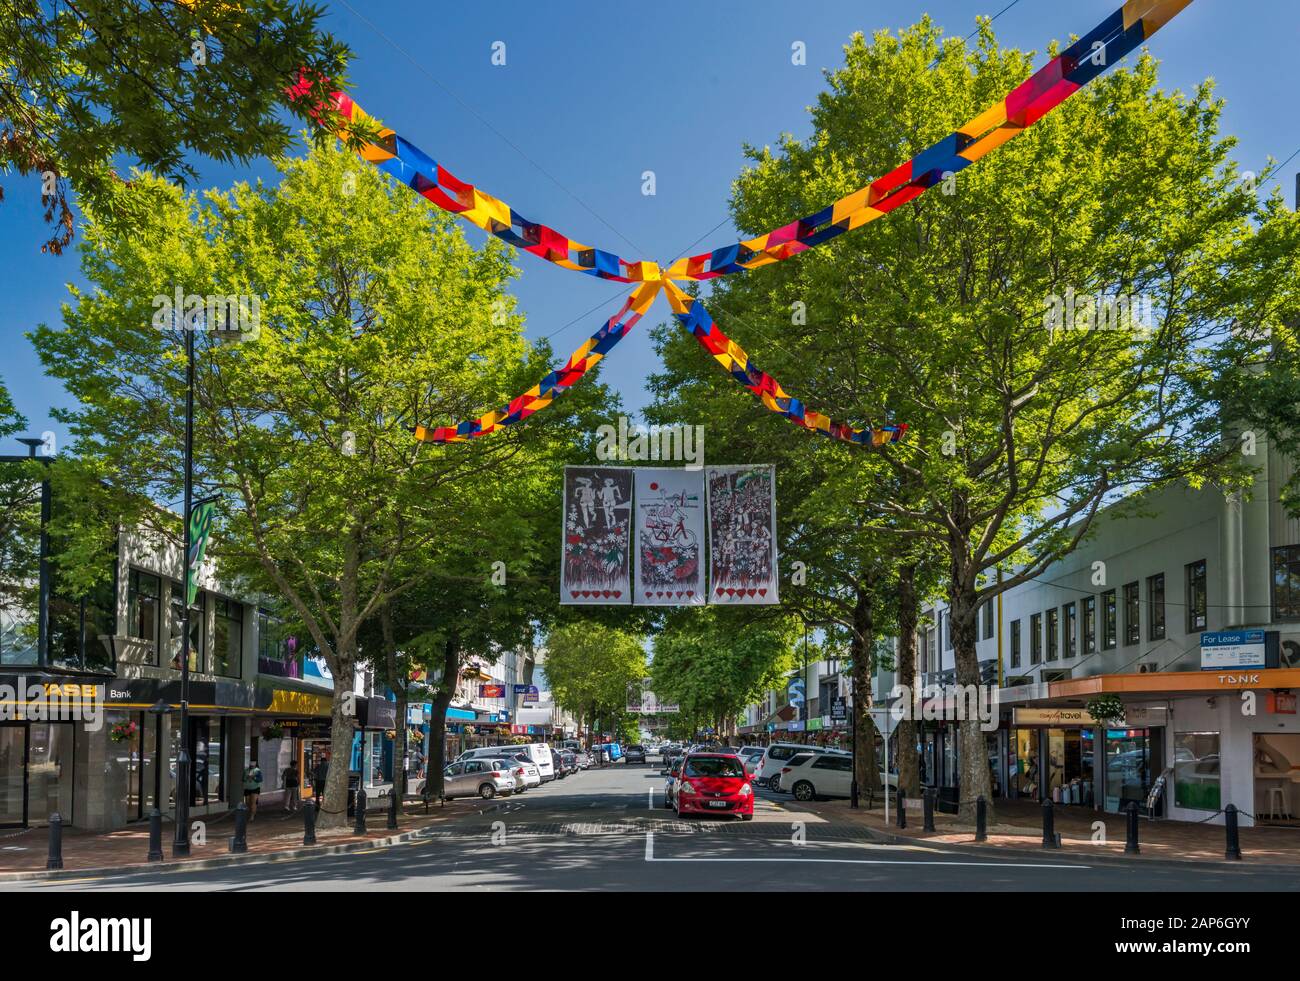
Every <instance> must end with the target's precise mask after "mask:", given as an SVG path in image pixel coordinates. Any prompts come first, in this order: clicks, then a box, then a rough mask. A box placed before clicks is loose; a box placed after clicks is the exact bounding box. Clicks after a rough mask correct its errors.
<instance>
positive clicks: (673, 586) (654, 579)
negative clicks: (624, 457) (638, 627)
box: [632, 467, 707, 606]
mask: <svg viewBox="0 0 1300 981" xmlns="http://www.w3.org/2000/svg"><path fill="white" fill-rule="evenodd" d="M635 501H636V508H635V511H636V588H635V589H634V590H633V595H632V602H633V603H634V604H636V605H637V606H703V605H704V604H705V602H706V600H705V596H706V593H707V588H706V586H705V584H704V471H703V470H686V469H684V468H681V467H671V468H670V467H663V468H660V467H638V468H637V470H636V480H635Z"/></svg>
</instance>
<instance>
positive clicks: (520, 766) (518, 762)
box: [506, 753, 542, 793]
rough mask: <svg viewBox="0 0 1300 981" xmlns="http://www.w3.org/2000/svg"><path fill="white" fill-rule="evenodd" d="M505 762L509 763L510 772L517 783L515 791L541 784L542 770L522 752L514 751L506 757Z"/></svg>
mask: <svg viewBox="0 0 1300 981" xmlns="http://www.w3.org/2000/svg"><path fill="white" fill-rule="evenodd" d="M506 762H507V763H508V764H509V765H510V772H511V774H513V775H514V778H515V783H517V784H519V786H518V787H517V788H516V789H515V793H519V792H520V791H524V790H529V789H531V788H532V787H540V786H541V785H542V771H541V770H539V769H537V764H536V763H534V762H533V761H532V760H530V759H529V758H528V757H527V756H525V755H524V754H523V753H515V754H514V755H512V756H508V757H506Z"/></svg>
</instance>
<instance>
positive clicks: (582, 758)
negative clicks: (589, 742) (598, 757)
mask: <svg viewBox="0 0 1300 981" xmlns="http://www.w3.org/2000/svg"><path fill="white" fill-rule="evenodd" d="M571 752H572V753H573V755H574V757H575V758H576V759H577V761H578V769H580V770H585V769H587V768H588V767H589V766H591V754H590V753H588V752H587V751H586V750H585V749H575V750H571Z"/></svg>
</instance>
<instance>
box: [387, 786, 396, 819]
mask: <svg viewBox="0 0 1300 981" xmlns="http://www.w3.org/2000/svg"><path fill="white" fill-rule="evenodd" d="M388 830H389V831H396V830H397V784H393V792H392V793H391V794H389V795H388Z"/></svg>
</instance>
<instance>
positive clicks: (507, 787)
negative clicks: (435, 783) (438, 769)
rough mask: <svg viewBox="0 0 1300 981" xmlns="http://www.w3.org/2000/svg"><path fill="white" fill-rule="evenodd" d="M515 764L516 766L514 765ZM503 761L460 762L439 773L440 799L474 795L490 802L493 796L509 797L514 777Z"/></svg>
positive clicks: (512, 789)
mask: <svg viewBox="0 0 1300 981" xmlns="http://www.w3.org/2000/svg"><path fill="white" fill-rule="evenodd" d="M517 765H518V764H516V766H517ZM511 772H512V768H511V767H510V765H509V762H508V761H507V760H489V759H481V758H480V759H476V760H462V761H461V762H459V763H453V764H451V766H449V767H447V769H445V770H443V771H442V796H443V797H445V798H446V799H447V800H451V799H452V798H453V797H473V796H474V795H475V794H477V795H478V796H479V797H482V798H483V799H484V800H491V799H492V798H493V797H495V796H496V795H497V794H510V793H513V792H514V789H515V778H514V777H513V776H512V775H511Z"/></svg>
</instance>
